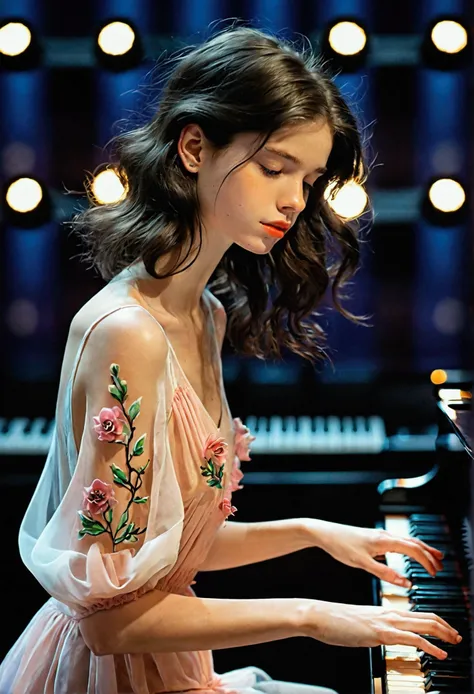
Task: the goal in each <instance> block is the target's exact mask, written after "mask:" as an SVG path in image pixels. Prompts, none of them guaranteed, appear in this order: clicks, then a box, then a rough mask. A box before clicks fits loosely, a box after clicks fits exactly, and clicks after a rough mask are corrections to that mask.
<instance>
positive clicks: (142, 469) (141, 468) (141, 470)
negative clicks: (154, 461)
mask: <svg viewBox="0 0 474 694" xmlns="http://www.w3.org/2000/svg"><path fill="white" fill-rule="evenodd" d="M149 464H150V460H149V459H148V462H147V463H146V465H143V466H142V467H139V468H138V474H139V475H142V474H143V473H144V472H145V470H146V469H147V467H148V466H149Z"/></svg>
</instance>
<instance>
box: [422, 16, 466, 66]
mask: <svg viewBox="0 0 474 694" xmlns="http://www.w3.org/2000/svg"><path fill="white" fill-rule="evenodd" d="M471 44H472V41H471V39H470V37H469V33H468V29H467V28H466V26H465V24H464V23H463V21H462V19H461V18H460V17H454V16H449V17H448V16H444V17H437V18H436V19H434V20H433V21H432V22H430V24H429V25H428V26H427V27H426V30H425V33H424V37H423V43H422V46H421V56H422V59H423V62H424V64H425V65H426V66H427V67H430V68H434V69H436V70H456V69H461V68H463V67H466V66H467V65H469V64H470V60H471V54H472V46H471Z"/></svg>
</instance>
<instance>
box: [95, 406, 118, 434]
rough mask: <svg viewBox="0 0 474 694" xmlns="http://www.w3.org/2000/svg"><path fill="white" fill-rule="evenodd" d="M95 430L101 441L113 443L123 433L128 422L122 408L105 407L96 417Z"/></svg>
mask: <svg viewBox="0 0 474 694" xmlns="http://www.w3.org/2000/svg"><path fill="white" fill-rule="evenodd" d="M93 419H94V429H95V431H96V432H97V434H98V437H99V441H108V442H110V443H113V442H114V441H116V440H117V439H118V438H119V437H120V436H121V435H122V433H123V430H124V427H125V426H126V420H125V419H124V416H123V414H122V411H121V409H120V407H117V406H116V405H115V406H114V407H112V408H110V407H103V408H102V409H101V411H100V412H99V416H98V417H94V418H93Z"/></svg>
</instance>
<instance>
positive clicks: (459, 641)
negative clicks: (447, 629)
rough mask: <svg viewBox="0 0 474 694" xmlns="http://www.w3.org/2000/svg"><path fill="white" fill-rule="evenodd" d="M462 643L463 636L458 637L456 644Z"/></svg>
mask: <svg viewBox="0 0 474 694" xmlns="http://www.w3.org/2000/svg"><path fill="white" fill-rule="evenodd" d="M461 641H462V636H461V635H458V636H456V643H461Z"/></svg>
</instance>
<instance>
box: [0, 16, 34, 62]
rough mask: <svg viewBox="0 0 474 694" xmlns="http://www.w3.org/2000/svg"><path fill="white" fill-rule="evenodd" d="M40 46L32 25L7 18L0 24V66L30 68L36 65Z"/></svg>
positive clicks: (20, 20) (21, 20)
mask: <svg viewBox="0 0 474 694" xmlns="http://www.w3.org/2000/svg"><path fill="white" fill-rule="evenodd" d="M40 54H41V51H40V47H39V44H38V41H37V39H36V37H35V32H34V30H33V28H32V26H31V25H30V24H29V23H28V22H26V21H25V20H23V19H17V18H9V19H8V20H4V21H3V22H2V23H1V24H0V66H1V67H3V68H5V69H7V70H30V69H32V68H34V67H37V66H38V63H39V59H40Z"/></svg>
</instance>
